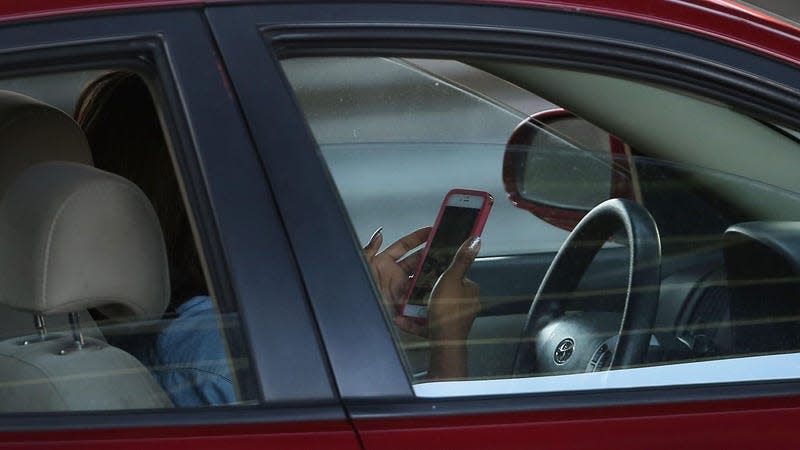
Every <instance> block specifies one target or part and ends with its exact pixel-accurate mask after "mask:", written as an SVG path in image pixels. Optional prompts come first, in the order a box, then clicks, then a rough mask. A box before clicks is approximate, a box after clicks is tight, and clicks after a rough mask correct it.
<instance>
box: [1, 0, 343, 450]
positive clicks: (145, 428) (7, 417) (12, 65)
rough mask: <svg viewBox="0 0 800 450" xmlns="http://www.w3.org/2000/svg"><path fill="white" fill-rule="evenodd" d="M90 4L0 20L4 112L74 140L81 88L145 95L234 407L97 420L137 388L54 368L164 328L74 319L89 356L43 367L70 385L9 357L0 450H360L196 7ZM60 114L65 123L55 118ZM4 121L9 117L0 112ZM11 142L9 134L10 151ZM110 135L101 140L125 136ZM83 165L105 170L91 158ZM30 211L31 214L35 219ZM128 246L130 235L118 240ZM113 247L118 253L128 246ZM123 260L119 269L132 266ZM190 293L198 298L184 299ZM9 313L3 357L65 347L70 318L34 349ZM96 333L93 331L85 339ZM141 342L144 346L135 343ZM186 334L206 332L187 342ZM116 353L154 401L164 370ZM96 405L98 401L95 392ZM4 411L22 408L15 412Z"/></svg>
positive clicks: (113, 374) (106, 375) (115, 413)
mask: <svg viewBox="0 0 800 450" xmlns="http://www.w3.org/2000/svg"><path fill="white" fill-rule="evenodd" d="M50 3H53V2H50ZM95 3H96V4H94V5H89V6H87V7H86V9H85V10H84V11H78V10H76V9H74V8H72V9H69V8H67V9H64V8H62V7H61V6H59V5H49V6H47V7H43V6H42V4H39V5H38V6H37V5H30V8H28V6H26V5H12V6H11V7H8V8H6V7H3V8H0V14H2V15H3V17H2V23H0V35H2V39H0V40H1V41H2V44H0V54H1V56H0V77H1V78H2V79H3V81H2V82H1V83H2V89H3V90H4V92H3V98H4V99H6V98H11V99H19V98H20V95H23V94H24V95H25V98H26V100H16V101H24V102H29V103H31V104H33V105H39V106H36V107H38V108H44V109H46V111H49V114H51V115H53V114H55V115H56V117H60V118H61V119H60V120H61V122H62V124H66V125H65V126H67V127H75V128H77V125H76V124H75V122H73V121H72V119H69V117H70V116H72V113H73V110H72V108H73V107H74V105H75V103H76V100H77V99H78V96H79V95H80V94H81V92H82V89H83V88H84V87H85V86H86V84H87V83H88V82H89V81H92V80H93V79H95V78H96V77H100V76H103V75H104V74H107V73H110V72H115V71H121V70H124V71H130V72H131V73H135V74H137V76H140V77H141V78H142V79H144V80H146V82H147V86H148V87H149V89H150V91H151V95H152V96H153V98H154V101H155V108H156V110H157V112H158V117H152V119H154V120H156V122H158V121H160V123H161V126H162V128H163V131H164V134H165V136H164V137H165V138H166V139H167V144H166V145H164V151H167V150H166V149H167V148H169V151H170V154H168V155H166V156H167V158H166V161H171V164H170V163H169V162H168V164H170V167H166V168H165V169H166V170H167V171H168V172H169V171H172V172H173V175H174V176H175V177H176V178H177V179H178V180H180V181H179V183H180V189H181V192H176V194H177V195H178V196H179V197H178V198H181V199H183V201H184V202H185V208H186V210H187V211H188V214H189V216H190V222H191V224H192V226H191V230H190V234H191V236H189V237H188V239H190V240H191V239H192V236H193V237H194V240H195V241H196V242H197V251H198V253H199V254H200V259H201V260H202V261H203V267H202V273H204V274H205V275H206V276H205V283H206V285H207V287H206V289H208V291H207V292H206V293H205V294H206V296H207V298H209V297H210V298H212V300H211V304H213V308H214V312H215V313H214V315H213V316H211V317H212V319H213V320H212V321H211V322H209V323H210V324H211V326H212V327H213V328H219V330H220V333H221V335H224V337H225V340H224V341H222V342H224V344H223V345H224V348H223V351H222V353H221V355H222V359H221V361H217V362H218V363H221V364H223V365H224V366H226V367H228V368H229V369H228V370H230V373H233V374H234V375H233V376H234V377H235V379H234V380H233V385H234V390H235V392H236V394H235V395H236V397H235V398H233V399H229V401H228V402H225V403H224V404H208V405H206V407H173V406H174V405H173V403H172V401H170V400H166V398H165V397H164V395H163V393H161V394H159V395H158V398H159V399H160V405H161V406H163V407H159V408H155V407H148V406H145V407H142V406H125V404H124V403H123V404H122V406H112V407H110V408H109V407H108V406H103V407H100V408H98V407H97V405H108V404H109V403H108V402H107V401H106V400H107V399H104V398H97V394H98V391H99V386H105V387H109V386H111V387H112V389H111V392H112V394H113V395H117V394H118V395H119V397H120V398H121V399H128V400H125V401H133V403H128V405H132V404H137V405H142V403H140V402H138V401H137V399H136V398H135V397H136V395H135V394H134V395H131V394H130V392H128V389H132V388H131V385H130V384H129V383H128V382H124V381H116V382H115V380H123V379H122V378H118V377H124V375H125V373H126V371H124V370H123V371H114V370H111V371H108V372H105V371H103V370H101V368H98V367H100V366H95V365H87V366H80V365H76V364H70V363H68V362H65V363H63V364H61V363H60V361H68V360H69V359H70V358H76V357H77V358H82V357H83V356H85V357H86V358H87V360H89V361H91V360H92V356H93V355H94V354H99V353H102V352H104V351H106V350H108V349H110V348H111V347H113V346H111V345H110V344H111V343H112V341H113V342H116V340H115V339H117V338H125V337H135V338H136V339H138V338H144V337H143V336H145V335H146V333H147V331H146V330H147V329H150V330H153V329H155V330H160V329H161V327H163V326H164V325H166V324H168V323H169V322H170V321H171V320H172V318H171V317H170V316H169V315H165V316H163V317H161V312H158V313H157V314H156V315H155V316H151V317H147V318H144V319H143V320H140V321H131V322H127V321H122V322H117V323H114V321H111V322H109V321H108V320H105V318H103V319H101V318H100V316H96V315H95V316H93V317H94V320H92V317H90V316H89V314H87V313H86V312H85V311H82V312H81V313H80V318H81V323H82V324H83V333H84V334H85V339H86V340H85V343H84V342H83V339H84V338H83V337H81V339H80V340H81V342H82V343H81V344H80V345H78V344H75V345H72V344H67V347H68V348H67V347H65V348H64V350H63V351H62V352H61V353H60V354H58V353H52V354H47V355H45V356H44V358H45V359H47V360H51V361H55V364H56V366H58V365H61V366H63V367H69V368H70V370H73V371H77V377H76V374H75V373H71V374H69V375H65V376H60V375H59V374H57V373H52V374H47V373H45V375H42V376H41V377H38V376H37V377H29V378H28V379H24V380H19V379H18V378H19V377H18V374H15V373H12V372H15V371H16V369H14V370H10V369H9V367H11V366H10V364H12V363H13V360H14V358H13V357H12V356H9V354H8V353H7V352H6V353H4V356H3V365H4V367H5V368H6V370H5V371H4V379H3V383H2V384H3V389H4V392H6V393H8V395H5V396H4V400H3V402H4V407H3V414H2V415H3V419H2V426H1V427H0V428H2V430H0V447H3V448H19V447H25V448H48V449H54V448H108V447H115V448H143V447H148V446H156V447H164V448H219V447H221V446H228V447H231V448H257V447H258V448H261V447H271V446H274V447H281V448H316V447H323V446H324V447H325V448H340V449H355V448H359V444H358V441H357V439H356V436H355V433H354V432H353V429H352V427H351V425H350V424H349V422H348V420H347V418H346V415H345V413H344V411H343V409H342V407H341V404H340V402H339V400H338V395H337V393H336V390H335V387H334V386H333V385H332V383H331V380H330V378H329V374H328V367H327V362H326V359H325V356H324V352H323V351H322V349H321V347H320V344H319V341H318V339H317V332H316V328H315V325H314V320H313V317H312V316H311V314H310V307H309V305H308V303H307V302H306V300H305V293H304V288H303V286H302V281H301V279H300V278H299V274H298V272H297V270H296V266H295V263H294V257H293V256H292V252H291V249H290V248H289V246H288V245H287V240H286V237H285V234H284V227H283V225H282V224H281V219H280V218H279V215H278V212H277V210H276V209H275V207H274V201H273V197H272V193H271V188H270V187H269V185H268V184H267V182H266V180H265V178H264V176H263V173H262V171H261V169H260V162H259V159H258V157H257V155H256V154H255V152H254V149H253V147H252V145H251V141H250V138H249V135H248V132H247V130H246V127H245V125H244V124H243V122H242V118H241V114H240V111H239V109H238V106H237V104H236V102H235V100H234V98H233V97H232V95H231V91H230V90H229V85H228V80H227V78H226V74H225V71H224V70H222V62H221V61H220V60H219V58H218V57H217V53H216V50H215V44H214V42H213V39H212V38H211V36H210V34H209V30H208V26H207V22H206V19H205V16H204V13H203V9H202V7H201V6H183V7H170V6H169V5H167V6H166V7H161V8H154V9H128V10H111V9H109V8H106V7H104V6H103V5H100V4H99V2H95ZM98 10H103V11H102V12H101V11H98ZM29 97H30V98H29ZM42 102H44V103H42ZM45 103H47V104H49V105H44V104H45ZM50 105H52V107H51V106H50ZM6 106H8V105H6ZM118 107H119V109H121V110H122V111H123V112H122V114H123V116H126V117H128V118H129V119H127V120H131V121H133V119H132V118H133V117H134V116H135V112H133V111H134V109H133V108H127V107H126V106H125V105H119V106H118ZM58 109H61V110H62V112H57V111H58ZM5 111H6V115H8V114H9V113H8V111H9V108H6V109H5ZM23 117H25V114H24V111H23V112H21V113H19V116H18V117H16V116H15V117H10V118H9V120H8V121H7V123H13V122H14V120H15V119H17V118H20V120H21V118H23ZM34 125H35V126H34V128H33V129H34V130H36V131H35V133H34V136H35V135H36V134H38V135H40V136H51V134H50V133H51V132H53V130H51V129H49V128H48V127H49V125H48V124H47V123H46V122H45V121H41V122H38V123H36V124H34ZM12 128H13V127H12ZM9 129H10V128H6V129H5V131H4V133H6V134H5V135H6V136H7V135H8V133H9ZM101 131H103V130H101ZM105 131H106V132H107V134H109V137H112V138H113V137H120V136H113V135H111V132H110V131H109V130H105ZM78 133H80V131H78ZM56 135H57V134H56ZM120 138H121V139H128V141H129V142H126V146H127V144H128V143H132V144H133V147H135V146H137V145H138V146H140V147H139V148H138V149H134V151H133V154H132V155H131V156H133V157H134V159H135V158H137V157H138V156H137V155H144V154H146V153H147V152H149V151H154V149H153V148H148V147H147V142H146V141H147V140H148V138H147V137H146V136H145V135H144V134H137V132H136V131H134V133H133V134H128V135H127V137H124V136H123V137H120ZM131 140H132V141H135V142H130V141H131ZM4 142H8V141H4ZM26 142H27V141H26ZM36 142H39V141H36ZM78 142H83V143H82V144H81V145H82V146H84V148H85V145H86V143H85V139H84V140H82V139H78ZM67 144H68V142H66V141H64V140H63V139H52V140H51V141H49V142H47V143H46V145H45V146H43V148H44V150H43V152H44V153H47V154H49V155H52V156H45V157H43V158H40V159H42V160H44V161H46V162H47V161H49V160H63V159H67V157H65V156H64V155H66V153H65V152H64V150H63V149H64V147H65V146H66V145H67ZM86 150H88V148H86ZM96 150H97V149H96V148H93V149H92V151H96ZM27 151H29V149H28V148H26V147H24V146H16V147H14V146H10V147H9V146H5V147H4V149H3V154H4V157H3V161H4V162H3V164H4V170H5V172H6V174H8V170H9V167H11V166H12V165H13V164H17V165H19V164H18V163H14V161H16V160H17V159H20V158H23V156H24V153H25V152H27ZM48 152H49V153H48ZM86 159H87V160H85V161H79V162H82V163H84V164H87V167H86V168H85V169H83V170H82V171H83V172H91V173H94V174H98V173H102V172H100V171H99V170H96V169H94V168H91V167H88V165H89V163H90V162H91V157H87V158H86ZM67 160H71V159H67ZM33 162H36V161H33ZM94 163H95V165H97V166H99V164H100V160H99V159H98V157H97V153H95V157H94ZM26 164H27V163H26ZM56 165H58V164H56ZM149 169H152V170H156V169H157V168H156V167H150V166H147V165H145V166H144V170H149ZM105 170H111V169H108V168H106V169H105ZM98 176H103V177H107V176H109V175H98ZM161 176H164V175H161ZM112 178H113V177H112ZM51 181H52V180H50V179H42V180H41V181H40V184H41V185H43V186H49V185H51ZM127 186H133V184H131V183H128V184H127ZM176 188H177V186H176ZM130 189H136V188H135V187H130ZM149 200H150V201H151V202H152V201H153V199H152V198H151V199H149ZM23 206H24V205H23ZM40 206H41V205H38V204H33V205H30V207H31V208H33V209H36V208H38V207H40ZM179 208H180V206H179ZM86 215H87V214H84V215H83V216H86ZM88 215H91V214H88ZM135 234H137V230H136V229H132V230H131V232H130V233H127V235H135ZM6 236H7V234H6ZM98 239H100V238H99V237H98ZM119 239H120V240H126V237H122V238H119ZM6 242H8V241H7V240H6ZM115 244H116V242H106V243H105V244H104V245H108V246H111V247H113V246H114V245H115ZM111 247H108V248H111ZM7 250H8V248H6V249H5V250H4V251H7ZM30 250H31V249H26V251H30ZM80 258H81V257H78V256H77V255H75V256H74V257H72V258H70V259H71V260H72V263H73V264H79V263H78V262H77V261H78V259H80ZM90 259H91V258H90ZM126 259H127V258H126ZM131 261H132V260H131V259H128V263H130V262H131ZM121 263H122V265H123V266H125V265H126V264H127V269H125V271H127V273H119V274H118V275H120V276H123V275H124V278H125V279H131V278H133V275H132V274H133V270H134V266H133V265H132V264H128V263H125V262H124V261H121ZM75 267H77V266H75ZM175 267H177V269H178V270H181V269H182V268H181V266H180V265H178V266H174V267H173V269H174V268H175ZM186 269H188V267H187V268H186ZM101 272H105V268H99V269H97V268H96V269H95V272H92V273H91V274H90V275H91V276H90V277H89V278H88V279H87V281H86V283H87V285H91V284H92V283H93V282H94V281H95V280H97V279H102V275H103V274H102V273H101ZM164 273H165V272H164ZM6 275H7V276H8V275H9V274H8V273H7V274H6ZM14 283H17V284H18V285H19V286H24V285H26V284H31V283H35V280H34V279H26V278H25V277H17V278H16V279H15V281H14ZM267 293H269V294H267ZM198 294H200V295H202V294H203V293H202V292H197V293H195V294H192V295H198ZM101 303H102V302H101ZM81 304H83V303H81ZM5 305H6V303H4V306H3V308H4V309H3V311H4V313H3V318H4V321H3V333H4V334H3V339H4V345H5V347H4V348H6V349H8V348H10V347H13V348H14V349H15V350H14V351H17V350H16V349H18V348H19V349H21V348H23V347H28V348H33V347H36V346H39V345H50V344H47V342H51V341H52V339H56V338H58V339H62V338H63V339H66V341H69V339H70V338H69V337H67V336H68V334H69V330H70V325H69V324H67V325H64V326H65V327H66V328H64V329H62V328H61V325H58V324H66V315H64V316H63V317H61V314H60V313H59V314H54V315H52V316H48V317H47V318H46V319H47V325H48V328H47V329H45V327H44V326H43V325H44V322H43V321H42V320H38V319H37V322H36V323H37V328H38V333H39V334H38V337H37V338H24V336H28V335H31V334H34V335H36V334H35V333H36V330H35V329H34V326H33V325H34V321H33V320H32V316H31V314H30V312H24V313H23V312H18V313H14V311H12V310H11V309H10V308H7V307H6V306H5ZM162 311H163V310H162ZM34 312H36V311H34ZM12 313H14V314H19V316H17V315H14V314H12ZM173 316H174V313H173ZM17 317H19V320H16V318H17ZM37 317H38V316H37ZM77 317H78V315H77V314H76V315H74V316H72V315H71V316H70V321H71V322H72V327H71V328H72V333H73V334H72V336H80V333H81V325H80V324H78V323H77V321H76V320H74V319H76V318H77ZM12 318H13V319H12ZM62 319H64V320H62ZM165 321H166V322H165ZM95 322H96V325H97V326H96V327H94V325H92V326H91V327H90V326H89V324H94V323H95ZM226 324H227V325H226ZM7 327H11V328H13V330H12V329H11V328H7ZM153 327H155V328H153ZM19 330H22V331H19ZM131 330H133V331H131ZM136 330H139V331H143V332H145V334H138V333H139V331H136ZM194 331H202V330H191V332H194ZM9 333H10V334H9ZM65 333H67V334H65ZM76 340H77V338H76ZM40 341H41V342H40ZM66 341H65V342H66ZM53 342H54V341H53ZM114 345H116V344H114ZM101 350H102V351H101ZM116 354H117V355H121V356H119V357H120V358H122V359H123V360H124V361H126V364H128V365H129V366H131V367H138V368H135V369H134V371H135V372H136V373H138V374H141V375H142V377H143V378H142V379H144V378H147V379H149V380H150V381H148V382H147V386H149V387H150V388H151V389H152V390H153V392H155V391H160V389H161V388H159V387H158V385H157V384H153V382H152V381H153V380H152V379H150V378H149V377H150V375H149V372H148V371H149V370H153V371H158V370H161V369H168V370H171V369H169V368H168V367H161V368H159V367H157V366H147V367H144V366H143V365H142V364H140V363H139V362H135V361H134V360H132V359H131V357H130V355H127V354H125V352H121V351H117V352H116ZM81 355H83V356H81ZM300 355H301V356H300ZM59 358H62V359H60V360H59ZM15 364H16V363H15ZM17 366H18V364H17V365H16V366H14V367H17ZM142 368H145V369H147V370H144V371H143V370H142ZM176 369H180V368H179V367H177V368H176ZM145 375H146V376H145ZM87 380H95V381H94V382H90V383H89V384H88V386H89V387H87V388H84V389H83V391H81V392H74V389H72V392H73V394H74V395H72V394H70V395H71V397H69V398H72V401H71V403H69V404H68V406H67V407H63V408H62V407H43V408H37V407H36V405H34V404H32V403H31V402H26V401H25V400H24V398H23V399H22V400H19V398H18V397H19V395H16V394H15V392H17V390H19V389H23V388H25V389H28V388H30V387H31V386H32V387H33V389H36V387H37V386H41V389H44V390H46V389H49V387H48V386H54V385H58V386H62V388H63V389H65V390H66V391H63V392H67V391H70V389H71V386H83V385H84V384H86V383H87ZM228 381H229V382H230V381H231V380H228ZM115 383H116V385H115ZM92 386H94V388H93V387H92ZM185 387H187V386H184V388H185ZM95 388H97V389H95ZM189 388H190V389H192V388H191V387H189ZM165 390H166V388H165ZM103 392H105V393H108V392H109V390H108V389H106V388H103ZM132 397H134V398H132ZM13 398H17V400H19V402H17V403H13V404H12V399H13ZM55 400H58V399H54V402H53V404H58V402H57V401H55ZM173 401H174V400H173ZM14 405H16V406H14ZM167 406H169V407H167Z"/></svg>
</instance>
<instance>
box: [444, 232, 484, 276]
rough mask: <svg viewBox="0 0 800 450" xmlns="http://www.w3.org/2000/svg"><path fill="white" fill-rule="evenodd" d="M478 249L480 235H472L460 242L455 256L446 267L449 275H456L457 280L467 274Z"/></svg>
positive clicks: (479, 246) (479, 247)
mask: <svg viewBox="0 0 800 450" xmlns="http://www.w3.org/2000/svg"><path fill="white" fill-rule="evenodd" d="M480 249H481V238H480V236H473V237H471V238H469V239H467V240H466V242H464V243H463V244H461V247H459V248H458V251H457V252H456V256H455V257H454V258H453V262H452V264H450V267H448V268H447V272H449V276H454V277H458V279H459V280H460V279H463V278H464V277H465V276H466V275H467V271H468V270H469V268H470V266H472V262H473V261H475V257H476V256H478V251H479V250H480Z"/></svg>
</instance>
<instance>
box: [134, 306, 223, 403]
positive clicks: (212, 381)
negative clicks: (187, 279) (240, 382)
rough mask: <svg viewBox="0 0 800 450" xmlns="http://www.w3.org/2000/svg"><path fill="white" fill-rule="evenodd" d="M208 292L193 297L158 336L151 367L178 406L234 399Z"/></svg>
mask: <svg viewBox="0 0 800 450" xmlns="http://www.w3.org/2000/svg"><path fill="white" fill-rule="evenodd" d="M219 324H220V321H219V320H218V318H217V314H216V311H215V309H214V305H213V303H212V301H211V298H210V297H209V296H198V297H194V298H192V299H191V300H189V301H188V302H186V303H184V304H183V305H181V306H180V307H179V308H178V317H177V318H176V319H175V320H173V321H172V323H170V325H169V326H167V328H165V329H164V330H163V331H162V332H161V334H160V335H159V336H158V339H157V340H156V345H155V352H154V358H153V359H154V361H153V363H154V364H153V366H152V367H151V368H150V370H151V371H152V372H153V375H154V376H155V378H156V379H157V380H158V382H159V383H160V384H161V386H162V387H163V388H164V390H165V391H166V392H167V395H169V397H170V398H171V399H172V402H173V403H174V404H175V406H177V407H198V406H211V405H224V404H229V403H234V402H236V394H235V391H234V388H233V380H232V376H231V368H230V361H229V359H228V355H227V352H226V350H225V344H224V339H223V336H222V332H221V331H220V328H219V326H220V325H219Z"/></svg>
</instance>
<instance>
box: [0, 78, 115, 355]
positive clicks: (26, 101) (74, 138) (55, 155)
mask: <svg viewBox="0 0 800 450" xmlns="http://www.w3.org/2000/svg"><path fill="white" fill-rule="evenodd" d="M53 143H58V145H53ZM45 161H73V162H78V163H83V164H89V165H91V164H92V155H91V151H90V150H89V144H88V143H87V141H86V137H85V136H84V134H83V131H82V130H81V129H80V127H79V126H78V124H76V123H75V121H74V120H72V118H71V117H70V116H69V115H67V114H65V113H64V112H63V111H61V110H59V109H57V108H54V107H52V106H50V105H47V104H45V103H42V102H40V101H38V100H35V99H33V98H30V97H27V96H25V95H22V94H18V93H16V92H10V91H2V90H0V197H2V194H3V193H4V192H5V191H6V189H8V186H9V185H10V184H11V183H12V182H13V181H14V180H15V179H16V178H17V177H18V176H19V175H20V173H22V172H23V171H24V170H25V169H27V168H28V167H30V166H32V165H34V164H37V163H40V162H45ZM82 315H83V317H84V329H85V330H86V333H87V334H88V335H90V336H93V337H95V338H98V339H102V334H101V333H100V331H99V330H98V329H97V327H96V326H95V324H94V322H93V321H92V318H91V317H90V316H89V315H88V314H82ZM33 324H34V322H33V318H32V317H31V315H30V313H28V312H23V311H18V310H14V309H10V308H6V307H2V306H0V339H7V338H11V337H16V336H22V335H25V334H28V333H30V331H31V327H33ZM47 326H48V327H49V328H50V329H52V330H66V329H69V323H68V321H67V316H66V315H63V314H59V315H55V316H51V317H48V318H47Z"/></svg>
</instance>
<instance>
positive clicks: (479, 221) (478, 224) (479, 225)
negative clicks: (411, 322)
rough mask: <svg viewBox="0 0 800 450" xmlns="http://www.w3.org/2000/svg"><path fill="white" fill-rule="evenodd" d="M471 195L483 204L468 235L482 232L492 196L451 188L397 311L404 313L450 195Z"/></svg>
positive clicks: (490, 207) (486, 193)
mask: <svg viewBox="0 0 800 450" xmlns="http://www.w3.org/2000/svg"><path fill="white" fill-rule="evenodd" d="M459 194H461V195H472V196H476V197H483V199H484V202H483V206H481V209H480V213H479V214H478V217H477V218H476V219H475V224H474V225H473V227H472V231H470V237H472V236H479V235H480V234H481V232H483V227H484V225H486V219H488V217H489V212H490V211H491V209H492V203H493V202H494V198H493V197H492V195H491V194H489V193H488V192H484V191H475V190H471V189H451V190H450V191H449V192H448V193H447V194H446V195H445V196H444V200H442V206H441V207H439V213H438V214H437V215H436V222H434V224H433V229H432V230H431V234H430V235H429V236H428V240H427V241H426V242H425V247H424V249H423V250H422V257H421V258H420V259H419V262H418V263H417V268H416V269H415V270H414V276H413V277H412V278H411V280H410V282H409V285H408V289H407V290H406V294H405V296H404V297H403V303H402V304H401V305H400V308H399V311H398V312H399V313H400V314H404V312H405V309H406V305H407V304H408V300H409V298H410V297H411V293H412V292H413V290H414V286H415V285H416V284H417V276H418V275H419V273H420V271H422V265H423V264H424V263H425V259H426V258H427V257H428V252H429V251H430V249H431V244H432V243H433V238H434V236H436V233H437V232H438V231H439V224H440V223H441V221H442V216H443V215H444V211H445V208H446V207H447V201H448V199H449V198H450V197H451V196H452V195H459ZM412 317H413V318H414V319H417V320H420V321H423V322H424V321H425V319H424V318H422V317H416V316H412Z"/></svg>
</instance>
